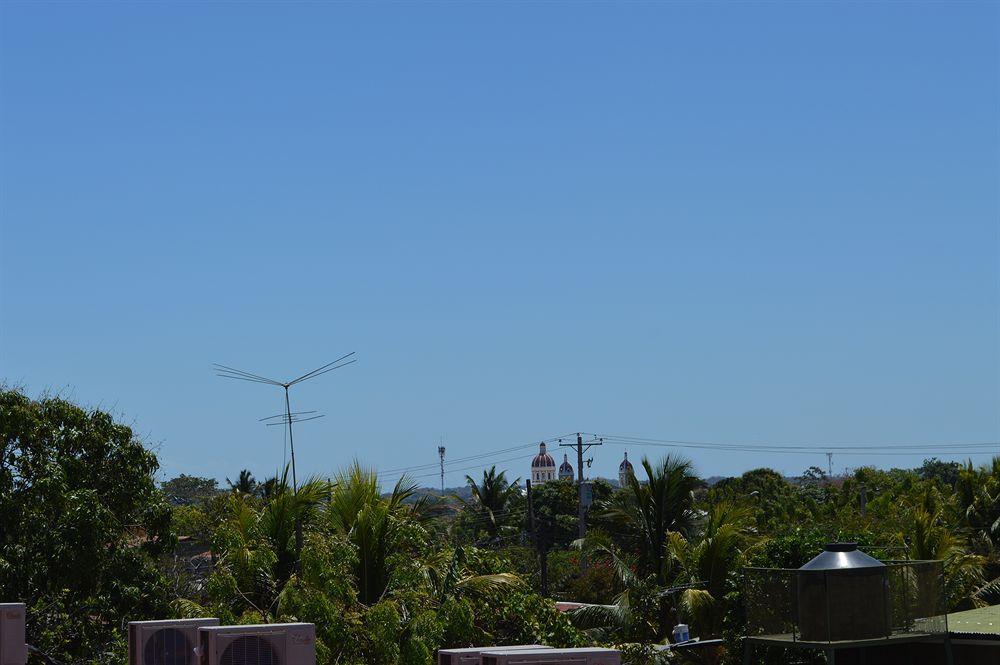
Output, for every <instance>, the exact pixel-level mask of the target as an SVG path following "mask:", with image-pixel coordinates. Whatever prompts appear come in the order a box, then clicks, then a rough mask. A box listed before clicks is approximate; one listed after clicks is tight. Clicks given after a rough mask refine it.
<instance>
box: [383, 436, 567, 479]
mask: <svg viewBox="0 0 1000 665" xmlns="http://www.w3.org/2000/svg"><path fill="white" fill-rule="evenodd" d="M568 436H570V435H569V434H562V435H560V436H552V437H549V438H547V439H542V440H543V441H544V442H545V443H549V442H550V441H557V440H559V439H564V438H566V437H568ZM537 445H538V442H537V441H533V442H531V443H522V444H518V445H516V446H511V447H509V448H500V449H498V450H490V451H486V452H482V453H476V454H474V455H469V456H467V457H456V458H455V459H452V460H448V461H447V462H445V466H446V467H447V466H448V465H450V464H460V463H462V462H471V461H473V460H477V459H483V458H485V457H492V456H494V455H503V454H504V453H510V452H513V451H515V450H524V449H526V448H534V447H535V446H537ZM439 464H440V462H428V463H427V464H413V465H410V466H401V467H397V468H394V469H381V470H379V473H384V474H395V473H400V472H402V473H407V472H409V471H421V470H424V469H433V468H434V467H437V466H438V465H439ZM431 475H433V474H431Z"/></svg>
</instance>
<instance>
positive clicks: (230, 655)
mask: <svg viewBox="0 0 1000 665" xmlns="http://www.w3.org/2000/svg"><path fill="white" fill-rule="evenodd" d="M219 665H281V661H280V660H278V656H277V654H275V653H274V648H273V647H272V646H271V643H270V642H269V641H267V640H266V639H264V638H263V637H257V636H256V635H246V636H244V637H238V638H236V639H235V640H233V641H232V642H231V643H230V644H229V646H227V647H226V650H225V651H223V652H222V659H221V660H220V661H219Z"/></svg>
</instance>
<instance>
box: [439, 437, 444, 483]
mask: <svg viewBox="0 0 1000 665" xmlns="http://www.w3.org/2000/svg"><path fill="white" fill-rule="evenodd" d="M438 457H440V458H441V493H442V494H444V446H438Z"/></svg>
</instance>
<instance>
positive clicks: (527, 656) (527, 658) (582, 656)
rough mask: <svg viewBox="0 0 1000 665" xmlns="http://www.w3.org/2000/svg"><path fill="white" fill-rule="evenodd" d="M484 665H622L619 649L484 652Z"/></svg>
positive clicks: (482, 657)
mask: <svg viewBox="0 0 1000 665" xmlns="http://www.w3.org/2000/svg"><path fill="white" fill-rule="evenodd" d="M480 658H481V660H480V662H481V663H482V665H621V663H622V654H621V652H620V651H618V650H617V649H535V650H528V651H507V650H506V649H496V650H494V651H484V652H483V653H482V656H480Z"/></svg>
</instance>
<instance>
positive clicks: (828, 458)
mask: <svg viewBox="0 0 1000 665" xmlns="http://www.w3.org/2000/svg"><path fill="white" fill-rule="evenodd" d="M826 475H827V477H828V478H830V480H833V453H827V454H826Z"/></svg>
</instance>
